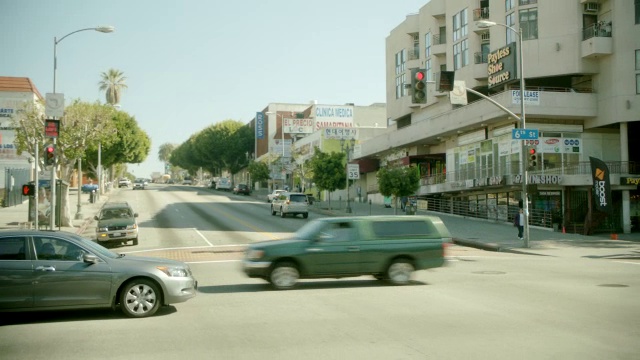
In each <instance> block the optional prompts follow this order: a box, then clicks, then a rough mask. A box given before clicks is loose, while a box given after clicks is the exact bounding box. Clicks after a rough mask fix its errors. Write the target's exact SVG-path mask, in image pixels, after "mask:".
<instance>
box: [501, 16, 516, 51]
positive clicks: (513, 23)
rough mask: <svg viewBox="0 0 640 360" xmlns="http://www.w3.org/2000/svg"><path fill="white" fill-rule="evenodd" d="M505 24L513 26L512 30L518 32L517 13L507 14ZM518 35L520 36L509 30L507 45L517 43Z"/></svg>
mask: <svg viewBox="0 0 640 360" xmlns="http://www.w3.org/2000/svg"><path fill="white" fill-rule="evenodd" d="M504 23H505V25H507V26H511V27H512V28H514V29H516V30H518V29H517V28H516V13H511V14H507V17H506V18H505V21H504ZM517 35H518V34H516V33H514V32H513V31H511V30H509V29H507V45H509V44H511V43H514V42H516V36H517Z"/></svg>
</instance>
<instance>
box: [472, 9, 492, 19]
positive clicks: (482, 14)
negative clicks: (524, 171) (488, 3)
mask: <svg viewBox="0 0 640 360" xmlns="http://www.w3.org/2000/svg"><path fill="white" fill-rule="evenodd" d="M488 18H489V8H488V7H483V8H479V9H473V20H474V21H478V20H486V19H488Z"/></svg>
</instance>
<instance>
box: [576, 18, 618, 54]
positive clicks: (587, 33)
mask: <svg viewBox="0 0 640 360" xmlns="http://www.w3.org/2000/svg"><path fill="white" fill-rule="evenodd" d="M611 37H612V34H611V22H610V21H609V22H604V21H599V22H597V23H595V24H593V25H591V26H589V27H586V28H584V29H582V44H581V54H582V57H583V58H595V57H598V56H602V55H611V54H612V53H613V39H612V38H611Z"/></svg>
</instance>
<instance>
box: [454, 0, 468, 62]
mask: <svg viewBox="0 0 640 360" xmlns="http://www.w3.org/2000/svg"><path fill="white" fill-rule="evenodd" d="M468 23H469V19H468V18H467V9H464V10H462V11H460V12H459V13H457V14H455V15H454V16H453V42H454V43H455V42H456V41H459V42H458V43H457V44H453V69H454V70H458V69H460V68H462V67H463V66H465V65H468V64H469V42H468V39H466V37H467V35H468ZM463 39H464V40H463Z"/></svg>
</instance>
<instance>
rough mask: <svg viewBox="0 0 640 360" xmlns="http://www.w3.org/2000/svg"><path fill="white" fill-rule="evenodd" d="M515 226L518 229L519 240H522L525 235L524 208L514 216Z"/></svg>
mask: <svg viewBox="0 0 640 360" xmlns="http://www.w3.org/2000/svg"><path fill="white" fill-rule="evenodd" d="M513 226H515V227H517V228H518V239H520V240H522V234H523V233H524V212H523V210H522V208H521V209H520V211H518V213H517V214H516V216H514V219H513Z"/></svg>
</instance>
